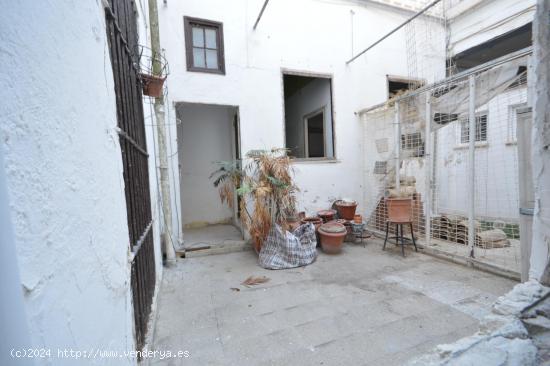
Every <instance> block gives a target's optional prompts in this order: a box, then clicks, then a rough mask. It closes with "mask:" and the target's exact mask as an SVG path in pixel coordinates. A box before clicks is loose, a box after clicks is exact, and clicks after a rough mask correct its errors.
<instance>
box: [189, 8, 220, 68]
mask: <svg viewBox="0 0 550 366" xmlns="http://www.w3.org/2000/svg"><path fill="white" fill-rule="evenodd" d="M193 25H198V26H200V27H204V28H214V29H215V30H216V42H217V47H218V48H217V51H218V52H217V55H218V68H217V69H209V68H206V67H197V66H195V64H194V61H193V34H192V32H193ZM183 27H184V34H185V59H186V62H187V71H191V72H204V73H209V74H220V75H225V51H224V43H223V23H222V22H217V21H214V20H208V19H201V18H194V17H189V16H184V17H183ZM205 63H206V59H205Z"/></svg>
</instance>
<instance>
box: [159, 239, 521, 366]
mask: <svg viewBox="0 0 550 366" xmlns="http://www.w3.org/2000/svg"><path fill="white" fill-rule="evenodd" d="M249 276H267V277H268V278H269V281H268V282H266V283H263V284H260V285H256V286H253V287H250V288H248V287H245V286H243V285H241V283H242V282H243V281H244V280H245V279H246V278H247V277H249ZM514 285H515V282H513V281H511V280H507V279H504V278H500V277H496V276H494V275H491V274H488V273H485V272H481V271H478V270H475V269H470V268H467V267H464V266H460V265H457V264H452V263H449V262H446V261H443V260H440V259H437V258H434V257H431V256H428V255H424V254H421V253H414V252H412V251H411V250H407V256H406V257H405V258H403V257H401V250H400V248H396V247H395V246H394V245H389V250H386V251H382V249H381V244H380V242H379V241H378V240H369V241H368V244H367V246H366V248H364V247H363V246H362V245H346V246H345V247H344V250H343V252H342V253H341V254H339V255H326V254H324V253H321V252H320V253H319V257H318V259H317V261H316V262H315V263H313V264H312V265H310V266H307V267H304V268H295V269H289V270H280V271H270V270H264V269H262V268H260V267H259V266H258V265H257V256H256V254H255V253H254V252H252V251H244V252H238V253H230V254H222V255H212V256H205V257H196V258H187V259H181V260H178V263H177V265H176V266H175V267H173V268H167V269H165V270H164V278H163V282H162V286H161V290H160V295H159V304H158V311H157V321H156V326H155V330H154V332H155V333H154V340H153V344H152V348H153V349H163V350H171V351H178V350H187V351H189V357H188V358H182V359H169V360H158V359H157V360H154V361H152V362H151V364H153V365H201V366H202V365H354V366H355V365H400V364H403V363H404V362H406V361H407V360H408V359H410V358H412V357H414V356H417V355H419V354H422V353H424V352H426V351H428V350H430V349H432V348H433V347H434V346H435V345H437V344H440V343H448V342H452V341H455V340H457V339H459V338H461V337H463V336H466V335H470V334H472V333H474V332H475V331H476V330H477V328H478V322H479V319H480V318H481V317H483V316H484V315H486V314H487V313H488V311H489V308H490V306H491V304H492V303H493V302H494V301H495V300H496V298H497V297H498V296H500V295H502V294H504V293H506V292H508V291H509V290H510V289H511V288H512V287H513V286H514Z"/></svg>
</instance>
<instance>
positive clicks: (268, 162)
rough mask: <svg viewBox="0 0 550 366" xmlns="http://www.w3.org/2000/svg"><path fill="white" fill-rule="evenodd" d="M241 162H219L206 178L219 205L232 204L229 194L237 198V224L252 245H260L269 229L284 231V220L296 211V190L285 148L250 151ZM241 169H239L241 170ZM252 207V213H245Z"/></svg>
mask: <svg viewBox="0 0 550 366" xmlns="http://www.w3.org/2000/svg"><path fill="white" fill-rule="evenodd" d="M246 158H247V164H246V165H245V166H244V167H242V162H241V161H236V162H219V163H218V164H219V169H218V170H216V171H215V172H214V173H212V175H211V176H210V178H214V177H215V180H214V186H215V187H217V188H218V190H219V193H220V198H221V200H222V202H225V203H227V204H228V205H229V206H230V207H232V205H233V200H234V196H233V192H237V194H238V195H239V196H240V197H241V200H240V207H239V210H240V211H241V221H242V223H243V226H244V227H245V228H246V229H247V230H248V232H249V233H250V236H251V237H252V238H253V240H254V242H255V243H257V244H258V245H260V246H261V244H262V243H263V241H264V240H265V238H266V237H267V234H268V233H269V230H270V229H271V226H272V225H273V224H274V223H276V224H279V225H282V226H283V227H284V228H285V229H286V221H287V218H288V217H289V216H293V215H294V213H295V211H296V193H297V192H298V188H297V187H296V185H295V184H294V182H293V181H292V176H293V171H292V166H291V164H290V158H289V157H288V156H287V155H286V149H271V150H253V151H249V152H248V153H247V155H246ZM241 167H242V168H241ZM249 208H253V214H250V212H249V211H248V209H249Z"/></svg>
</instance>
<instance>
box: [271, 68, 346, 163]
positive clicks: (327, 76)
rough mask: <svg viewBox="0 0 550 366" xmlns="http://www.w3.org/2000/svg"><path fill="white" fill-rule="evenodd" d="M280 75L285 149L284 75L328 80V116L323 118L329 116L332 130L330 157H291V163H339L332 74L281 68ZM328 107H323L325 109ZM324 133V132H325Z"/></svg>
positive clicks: (335, 104)
mask: <svg viewBox="0 0 550 366" xmlns="http://www.w3.org/2000/svg"><path fill="white" fill-rule="evenodd" d="M280 71H281V73H280V75H281V79H280V83H281V96H282V98H281V110H282V116H283V118H282V121H281V122H282V130H283V138H284V139H285V148H288V147H287V146H286V112H285V91H284V90H285V87H284V86H285V81H284V80H285V75H295V76H304V77H311V78H319V79H328V80H329V81H330V111H331V113H330V114H326V112H325V118H326V117H327V116H329V115H330V118H331V121H332V123H331V128H332V156H331V157H326V158H298V157H294V156H292V157H291V160H290V161H291V163H296V164H311V163H320V164H325V163H340V160H339V155H338V148H337V146H338V136H337V134H336V125H337V117H336V110H337V103H336V101H335V97H334V88H335V80H334V74H332V73H323V72H315V71H308V70H299V69H291V68H285V67H282V68H281V69H280ZM327 106H328V105H325V107H327ZM325 133H326V130H325ZM325 154H326V147H325Z"/></svg>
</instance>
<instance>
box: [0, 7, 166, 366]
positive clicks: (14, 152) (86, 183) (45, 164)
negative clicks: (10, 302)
mask: <svg viewBox="0 0 550 366" xmlns="http://www.w3.org/2000/svg"><path fill="white" fill-rule="evenodd" d="M140 19H143V18H142V17H140ZM0 33H1V34H2V41H1V42H0V63H1V64H2V66H3V67H2V70H1V71H0V81H1V84H2V88H1V89H0V99H1V100H2V101H3V104H2V115H3V119H2V122H1V123H0V134H1V135H2V140H1V148H2V149H3V150H4V153H5V159H4V161H3V162H2V163H3V164H4V167H5V170H6V176H7V183H8V190H9V195H10V202H11V214H12V221H13V225H14V233H15V240H16V245H17V255H18V261H19V268H20V274H21V285H22V288H23V289H24V302H25V307H26V313H27V316H28V322H29V326H30V329H31V337H32V344H30V345H28V347H29V348H30V347H34V348H37V347H45V348H52V349H53V350H56V349H57V347H59V348H72V349H75V350H89V349H90V348H100V349H105V350H116V351H118V352H123V351H130V350H133V349H134V348H135V344H134V336H133V322H134V319H133V310H132V298H131V289H130V265H129V262H128V258H129V253H128V249H129V243H128V240H129V239H128V230H127V218H126V203H125V196H124V181H123V176H122V171H123V166H122V159H121V151H120V146H119V138H118V134H117V132H116V130H115V128H116V125H117V119H116V105H115V94H114V84H113V75H112V69H111V63H110V59H109V48H108V44H107V39H106V27H105V14H104V11H103V5H102V2H101V1H99V2H88V3H83V2H80V1H65V2H54V3H37V2H35V1H19V2H5V3H3V9H2V12H1V13H0ZM153 187H154V186H153ZM152 189H154V188H152ZM155 242H156V243H157V244H158V238H155ZM157 252H158V248H157ZM157 273H159V270H157ZM5 300H6V299H3V300H2V301H5ZM35 361H36V363H37V364H51V362H52V361H51V360H50V361H48V360H47V359H36V360H35ZM75 362H78V363H79V364H88V363H89V364H91V363H96V362H97V360H95V361H94V360H82V359H81V360H79V361H75V360H71V359H65V360H61V359H59V360H55V361H54V362H53V363H55V364H56V365H63V364H74V363H75ZM135 363H136V360H133V359H124V358H123V359H103V360H101V364H112V365H124V364H135Z"/></svg>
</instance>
